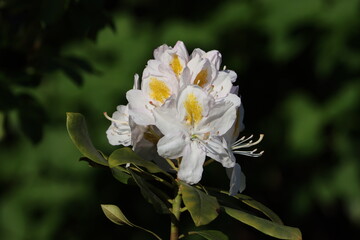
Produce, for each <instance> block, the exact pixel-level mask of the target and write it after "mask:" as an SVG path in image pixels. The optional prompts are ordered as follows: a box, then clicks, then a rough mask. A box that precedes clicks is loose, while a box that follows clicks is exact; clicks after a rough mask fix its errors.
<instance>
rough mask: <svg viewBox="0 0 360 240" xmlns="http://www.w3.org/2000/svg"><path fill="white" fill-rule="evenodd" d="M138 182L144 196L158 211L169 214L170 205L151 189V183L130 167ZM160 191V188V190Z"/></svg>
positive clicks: (130, 171)
mask: <svg viewBox="0 0 360 240" xmlns="http://www.w3.org/2000/svg"><path fill="white" fill-rule="evenodd" d="M128 171H129V173H130V174H131V176H132V177H133V179H134V181H135V182H136V184H137V185H138V186H139V187H140V191H141V194H142V195H143V197H144V198H145V199H146V200H147V201H148V202H149V203H151V204H152V205H153V206H154V208H155V210H156V211H157V212H158V213H165V214H169V213H170V210H169V208H168V206H166V204H165V203H164V202H163V201H162V200H161V199H160V198H159V197H158V196H157V195H156V194H155V193H154V192H153V191H152V190H151V189H150V184H149V183H147V182H146V181H145V180H144V179H143V178H142V177H140V176H139V175H138V174H136V173H135V172H134V171H132V170H131V169H128ZM159 191H160V190H159Z"/></svg>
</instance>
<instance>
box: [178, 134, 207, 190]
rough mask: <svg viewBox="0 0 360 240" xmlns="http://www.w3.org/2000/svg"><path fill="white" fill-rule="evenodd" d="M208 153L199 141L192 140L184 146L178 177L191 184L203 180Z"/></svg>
mask: <svg viewBox="0 0 360 240" xmlns="http://www.w3.org/2000/svg"><path fill="white" fill-rule="evenodd" d="M205 158H206V155H205V152H204V151H203V149H202V148H201V147H200V146H199V143H198V142H197V141H191V142H190V143H189V144H187V145H186V146H185V148H184V152H183V157H182V160H181V164H180V168H179V172H178V178H179V179H180V180H182V181H184V182H186V183H189V184H196V183H198V182H199V181H200V180H201V176H202V172H203V164H204V161H205Z"/></svg>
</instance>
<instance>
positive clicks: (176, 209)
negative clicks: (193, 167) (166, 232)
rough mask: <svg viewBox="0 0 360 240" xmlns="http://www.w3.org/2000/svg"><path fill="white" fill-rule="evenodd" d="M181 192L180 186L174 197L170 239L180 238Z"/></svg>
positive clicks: (176, 239)
mask: <svg viewBox="0 0 360 240" xmlns="http://www.w3.org/2000/svg"><path fill="white" fill-rule="evenodd" d="M180 209H181V192H180V188H178V191H177V194H176V197H175V198H174V201H173V205H172V213H173V214H174V216H173V217H172V218H171V231H170V240H178V239H179V222H180V214H181V211H180Z"/></svg>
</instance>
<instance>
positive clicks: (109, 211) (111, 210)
mask: <svg viewBox="0 0 360 240" xmlns="http://www.w3.org/2000/svg"><path fill="white" fill-rule="evenodd" d="M101 209H102V210H103V212H104V214H105V216H106V217H107V218H108V219H110V221H112V222H113V223H115V224H117V225H124V224H126V225H128V226H130V227H135V228H138V229H140V230H143V231H145V232H148V233H150V234H152V235H153V236H154V237H156V239H158V240H162V239H161V238H160V237H159V236H158V235H157V234H155V233H154V232H152V231H150V230H148V229H146V228H143V227H140V226H138V225H135V224H133V223H132V222H130V221H129V220H128V219H127V218H126V217H125V215H124V214H123V212H122V211H121V210H120V208H119V207H118V206H115V205H110V204H101Z"/></svg>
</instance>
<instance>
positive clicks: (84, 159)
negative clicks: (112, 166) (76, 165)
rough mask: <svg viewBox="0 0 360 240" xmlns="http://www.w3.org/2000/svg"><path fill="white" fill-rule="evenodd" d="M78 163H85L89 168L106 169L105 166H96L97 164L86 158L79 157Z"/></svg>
mask: <svg viewBox="0 0 360 240" xmlns="http://www.w3.org/2000/svg"><path fill="white" fill-rule="evenodd" d="M79 161H80V162H87V163H88V164H89V166H90V167H98V168H107V167H106V166H104V165H102V164H98V163H96V162H94V161H93V160H91V159H90V158H87V157H81V158H80V159H79Z"/></svg>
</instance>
